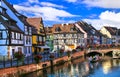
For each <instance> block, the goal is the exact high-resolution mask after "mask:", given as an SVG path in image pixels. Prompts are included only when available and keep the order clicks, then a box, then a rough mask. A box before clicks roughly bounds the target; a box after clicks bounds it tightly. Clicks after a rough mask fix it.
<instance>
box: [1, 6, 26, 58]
mask: <svg viewBox="0 0 120 77" xmlns="http://www.w3.org/2000/svg"><path fill="white" fill-rule="evenodd" d="M6 10H7V9H5V8H3V7H1V6H0V56H1V55H2V56H7V57H8V58H10V57H13V56H12V55H13V54H14V53H15V52H17V51H21V52H23V47H24V43H23V31H22V30H21V29H20V28H19V27H18V26H17V24H16V21H15V20H13V19H12V18H11V17H9V15H8V14H7V13H6Z"/></svg>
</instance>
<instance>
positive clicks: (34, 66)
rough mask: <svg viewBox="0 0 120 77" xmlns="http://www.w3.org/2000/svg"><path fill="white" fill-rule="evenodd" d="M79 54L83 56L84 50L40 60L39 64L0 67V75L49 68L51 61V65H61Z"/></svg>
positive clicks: (10, 76) (15, 75) (13, 76)
mask: <svg viewBox="0 0 120 77" xmlns="http://www.w3.org/2000/svg"><path fill="white" fill-rule="evenodd" d="M81 56H84V51H79V52H75V53H73V54H72V55H71V56H70V57H68V56H63V57H60V58H56V59H53V60H51V61H45V62H40V63H39V64H30V65H25V66H19V67H12V68H5V69H0V77H19V75H21V74H26V73H30V72H34V71H38V70H42V69H45V68H49V67H51V62H52V66H55V65H59V64H60V65H62V64H64V63H65V62H67V61H69V60H74V59H76V58H80V57H81Z"/></svg>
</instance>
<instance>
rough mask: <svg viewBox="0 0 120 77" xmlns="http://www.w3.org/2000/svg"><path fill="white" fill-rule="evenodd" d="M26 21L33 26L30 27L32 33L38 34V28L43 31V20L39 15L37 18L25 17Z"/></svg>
mask: <svg viewBox="0 0 120 77" xmlns="http://www.w3.org/2000/svg"><path fill="white" fill-rule="evenodd" d="M27 22H28V23H29V24H30V25H31V26H32V27H33V28H32V33H33V34H38V32H40V29H41V30H42V32H43V33H44V25H43V21H42V18H41V17H39V18H27ZM42 32H41V33H42Z"/></svg>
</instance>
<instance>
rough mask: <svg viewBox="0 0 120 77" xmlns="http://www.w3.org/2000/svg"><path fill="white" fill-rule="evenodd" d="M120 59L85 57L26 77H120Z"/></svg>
mask: <svg viewBox="0 0 120 77" xmlns="http://www.w3.org/2000/svg"><path fill="white" fill-rule="evenodd" d="M119 73H120V60H119V59H114V60H105V61H102V62H96V63H89V62H87V61H86V60H84V59H83V58H81V59H78V60H75V61H73V62H68V63H65V64H64V65H61V66H56V67H54V68H48V69H46V70H41V71H38V72H34V73H31V74H28V75H26V76H25V77H120V75H119Z"/></svg>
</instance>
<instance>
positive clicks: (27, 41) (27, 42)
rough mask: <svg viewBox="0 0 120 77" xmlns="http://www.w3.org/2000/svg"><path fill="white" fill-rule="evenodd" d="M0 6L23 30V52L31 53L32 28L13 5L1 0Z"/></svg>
mask: <svg viewBox="0 0 120 77" xmlns="http://www.w3.org/2000/svg"><path fill="white" fill-rule="evenodd" d="M0 2H1V6H2V7H4V8H5V9H6V14H8V15H9V16H10V17H11V18H12V19H14V20H15V21H16V24H17V26H18V27H19V28H20V29H21V30H22V31H23V32H24V39H23V41H24V54H25V55H26V56H27V55H31V54H32V53H31V52H32V30H31V29H32V28H31V26H30V25H28V24H26V23H25V22H24V21H25V20H26V17H25V16H23V15H22V14H20V13H18V12H17V11H16V9H14V7H13V5H11V4H10V3H8V2H7V1H6V0H1V1H0Z"/></svg>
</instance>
